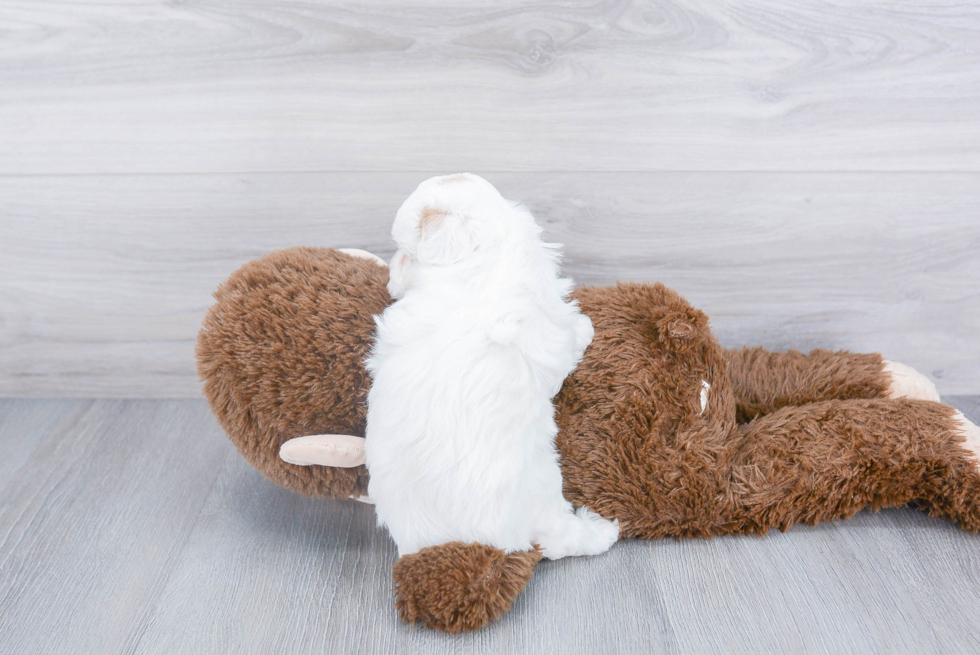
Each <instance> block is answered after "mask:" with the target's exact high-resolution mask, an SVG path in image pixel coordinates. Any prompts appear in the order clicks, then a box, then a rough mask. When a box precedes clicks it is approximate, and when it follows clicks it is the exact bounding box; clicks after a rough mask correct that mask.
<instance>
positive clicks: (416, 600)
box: [392, 541, 541, 633]
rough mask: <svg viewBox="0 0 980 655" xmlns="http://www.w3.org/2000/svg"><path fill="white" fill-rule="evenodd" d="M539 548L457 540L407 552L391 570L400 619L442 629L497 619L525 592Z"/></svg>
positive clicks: (476, 626)
mask: <svg viewBox="0 0 980 655" xmlns="http://www.w3.org/2000/svg"><path fill="white" fill-rule="evenodd" d="M540 559H541V552H540V551H539V550H538V549H537V548H535V549H534V550H528V551H522V552H517V553H510V554H507V553H504V551H502V550H500V549H497V548H493V547H492V546H485V545H483V544H464V543H461V542H459V541H454V542H452V543H448V544H443V545H441V546H431V547H429V548H423V549H422V550H420V551H419V552H417V553H414V554H412V555H406V556H405V557H402V558H401V559H399V560H398V561H397V562H395V566H394V568H393V569H392V572H393V574H394V578H395V596H396V601H395V606H396V607H397V608H398V614H399V615H400V616H401V617H402V620H404V621H408V622H409V623H424V624H425V625H427V626H428V627H430V628H434V629H436V630H442V631H444V632H454V633H455V632H464V631H468V630H478V629H480V628H482V627H483V626H485V625H487V624H488V623H490V622H491V621H496V620H497V619H499V618H500V617H501V616H503V615H504V614H505V613H506V612H507V611H508V610H509V609H510V607H511V605H512V604H513V602H514V599H515V598H517V596H518V594H520V593H521V591H523V590H524V587H525V586H527V583H528V581H529V580H530V579H531V575H532V574H533V573H534V566H535V565H536V564H537V563H538V560H540Z"/></svg>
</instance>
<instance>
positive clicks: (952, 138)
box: [0, 0, 980, 397]
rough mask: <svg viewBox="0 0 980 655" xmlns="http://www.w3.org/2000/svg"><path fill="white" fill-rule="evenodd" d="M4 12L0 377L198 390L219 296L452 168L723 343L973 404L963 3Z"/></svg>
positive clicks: (975, 278)
mask: <svg viewBox="0 0 980 655" xmlns="http://www.w3.org/2000/svg"><path fill="white" fill-rule="evenodd" d="M460 4H461V5H463V6H454V5H451V4H441V3H433V2H414V3H394V2H388V3H385V2H371V3H353V2H352V3H346V4H344V3H338V2H324V1H314V2H269V1H258V0H255V1H252V2H245V3H242V2H229V1H222V0H214V1H207V2H174V3H157V2H135V3H134V2H105V3H86V4H81V3H54V2H47V1H43V0H3V1H2V2H0V46H2V48H0V395H8V396H11V395H12V396H89V397H91V396H117V397H123V396H164V397H167V396H169V397H182V396H196V395H197V394H198V393H199V385H198V381H197V380H196V376H195V374H194V363H193V343H194V338H195V334H196V331H197V328H198V325H199V324H200V321H201V318H202V317H203V314H204V312H205V310H206V308H207V306H208V305H209V304H210V302H211V298H210V294H211V292H212V291H213V290H214V288H215V287H216V286H217V285H218V283H219V282H220V281H221V280H222V279H224V278H225V277H226V276H227V275H228V274H230V273H231V272H232V271H233V270H234V269H235V268H236V267H238V266H239V265H241V264H242V263H244V262H245V261H247V260H248V259H250V258H253V257H257V256H259V255H261V254H263V253H265V252H267V251H269V250H271V249H274V248H280V247H284V246H292V245H315V246H338V247H340V246H352V247H362V248H368V249H371V250H373V251H375V252H377V253H378V254H380V255H382V256H385V255H388V254H390V253H391V251H392V248H391V246H390V244H389V241H388V234H387V232H388V227H389V225H390V221H391V219H392V218H393V216H394V212H395V210H396V208H397V207H398V205H399V203H400V202H401V200H402V199H403V198H404V197H405V196H406V195H407V194H408V193H410V192H411V190H412V189H413V188H414V186H415V184H417V183H418V182H419V181H420V180H422V179H424V178H425V177H427V176H429V175H431V174H435V173H445V172H455V171H461V170H468V171H472V172H475V173H480V174H482V175H484V176H486V177H487V178H488V179H490V180H491V181H492V182H493V183H495V184H497V185H498V186H499V188H500V189H501V190H502V191H503V193H504V194H505V195H507V196H509V197H512V198H515V199H520V200H523V201H524V202H526V203H527V204H528V205H529V206H530V207H531V208H532V209H533V210H534V211H535V213H536V214H537V215H538V217H539V219H540V220H541V221H542V222H543V223H544V224H545V225H546V228H547V232H548V235H549V236H550V237H552V238H553V239H556V240H559V241H561V242H563V243H565V244H566V245H567V249H566V250H567V271H568V273H570V274H571V275H572V276H574V277H575V278H576V279H577V280H578V281H580V282H585V283H602V284H606V283H611V282H613V281H615V280H617V279H629V280H661V281H663V282H665V283H667V284H669V285H671V286H673V287H675V288H677V289H678V290H680V291H681V292H682V293H684V294H685V295H687V297H688V298H690V299H691V300H692V301H693V302H694V303H695V304H697V305H698V306H700V307H701V308H703V309H704V310H706V311H707V312H708V313H709V315H710V316H711V317H712V323H713V326H714V328H715V330H716V332H717V333H718V335H719V336H720V338H721V339H722V341H723V342H724V343H725V344H726V345H733V346H734V345H741V344H762V345H766V346H769V347H773V348H798V349H803V350H807V349H810V348H812V347H817V346H819V347H829V348H849V349H855V350H862V351H870V350H877V351H881V352H883V353H884V354H885V355H886V356H887V357H889V358H892V359H897V360H900V361H903V362H905V363H908V364H910V365H912V366H914V367H916V368H918V369H920V370H922V371H923V372H925V373H927V374H928V375H929V376H930V377H931V378H932V379H933V380H934V381H935V382H936V384H937V386H938V387H939V390H940V392H942V393H944V394H951V393H952V394H955V393H960V394H963V393H977V392H980V372H978V370H980V338H978V332H980V330H978V327H980V256H978V253H980V7H978V5H977V4H976V3H969V4H944V3H938V2H932V1H928V2H925V3H917V4H916V5H914V6H905V5H901V6H899V5H897V4H896V5H895V7H893V8H888V7H887V6H882V5H876V6H853V5H852V3H842V4H840V5H839V6H838V5H828V4H826V3H823V2H816V1H815V0H800V1H798V2H785V1H782V0H781V1H778V2H777V1H768V0H749V1H748V2H738V3H731V4H727V3H719V2H699V1H691V2H684V3H679V4H672V3H670V2H598V3H578V2H547V3H544V2H519V1H514V0H506V1H502V2H498V3H494V4H492V5H488V4H486V3H484V5H483V6H480V7H477V6H476V5H466V4H465V3H460Z"/></svg>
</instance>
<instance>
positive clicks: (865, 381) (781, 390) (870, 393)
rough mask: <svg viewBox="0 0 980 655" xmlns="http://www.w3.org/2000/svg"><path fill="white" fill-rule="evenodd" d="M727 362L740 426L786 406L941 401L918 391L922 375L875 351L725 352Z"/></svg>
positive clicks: (754, 350)
mask: <svg viewBox="0 0 980 655" xmlns="http://www.w3.org/2000/svg"><path fill="white" fill-rule="evenodd" d="M725 359H726V360H727V361H728V374H729V376H730V378H731V380H732V386H733V387H734V390H735V402H736V406H737V409H738V420H739V422H742V423H744V422H747V421H750V420H752V419H754V418H757V417H759V416H764V415H766V414H769V413H771V412H774V411H776V410H778V409H780V408H782V407H789V406H794V405H804V404H806V403H812V402H818V401H822V400H846V399H851V398H888V397H893V398H898V397H913V398H921V399H923V400H938V396H935V397H933V396H932V395H921V394H919V391H920V389H919V387H923V389H924V388H925V386H924V385H923V384H922V382H923V380H924V381H925V382H926V383H928V380H926V379H925V378H924V376H922V375H920V374H918V373H916V372H915V371H913V370H912V369H910V368H908V367H907V366H902V365H900V364H895V363H890V362H886V361H885V360H883V359H882V358H881V355H879V354H877V353H870V354H860V353H850V352H846V351H837V352H833V351H830V350H819V349H818V350H813V351H811V352H810V354H808V355H804V354H803V353H801V352H798V351H796V350H790V351H789V352H785V353H780V352H770V351H768V350H766V349H765V348H740V349H734V350H726V351H725ZM913 374H914V375H913ZM905 382H908V383H907V384H905ZM932 390H933V391H934V390H935V387H932Z"/></svg>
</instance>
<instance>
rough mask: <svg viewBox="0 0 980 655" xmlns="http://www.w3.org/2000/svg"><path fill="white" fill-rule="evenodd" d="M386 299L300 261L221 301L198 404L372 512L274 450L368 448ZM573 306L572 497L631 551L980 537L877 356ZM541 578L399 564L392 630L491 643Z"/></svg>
mask: <svg viewBox="0 0 980 655" xmlns="http://www.w3.org/2000/svg"><path fill="white" fill-rule="evenodd" d="M386 282H387V273H386V272H385V271H384V269H382V268H380V267H378V266H377V265H375V264H374V263H372V262H369V261H366V260H360V259H353V258H350V257H347V256H345V255H341V254H338V253H335V252H333V251H329V250H316V249H309V248H300V249H292V250H287V251H280V252H277V253H273V254H271V255H268V256H266V257H263V258H262V259H259V260H257V261H256V262H252V263H251V264H248V265H246V266H245V267H243V268H242V269H241V270H239V271H238V272H236V273H235V274H234V275H233V276H232V277H231V278H230V279H229V280H228V281H227V282H226V283H225V284H224V285H222V287H221V288H220V289H219V290H218V292H217V294H216V296H215V297H216V299H217V303H216V304H215V306H214V307H213V308H212V309H211V311H210V312H209V313H208V317H207V319H206V320H205V324H204V328H203V329H202V331H201V335H200V337H199V342H198V367H199V372H200V375H201V377H202V379H203V380H204V383H205V387H204V388H205V395H206V396H207V397H208V401H209V402H210V403H211V407H212V408H213V410H214V412H215V414H216V415H217V416H218V419H219V421H220V422H221V424H222V426H223V427H224V428H225V429H226V430H227V431H228V434H229V436H230V437H231V438H232V440H233V441H234V442H235V444H236V445H237V446H238V448H239V450H240V451H241V452H242V454H243V455H245V457H246V458H247V459H248V460H249V461H250V462H251V463H252V464H253V465H254V466H256V468H258V469H259V470H260V471H262V472H263V473H264V474H265V475H267V476H268V477H269V478H271V479H272V480H273V481H275V482H277V483H279V484H281V485H283V486H285V487H288V488H290V489H293V490H295V491H299V492H301V493H306V494H317V495H324V496H332V497H343V496H348V495H352V494H353V495H359V494H362V493H364V491H365V489H366V483H367V476H366V473H365V471H364V469H363V467H359V468H357V469H328V468H324V467H297V466H292V465H289V464H285V463H284V462H282V461H281V460H279V457H278V449H279V445H280V444H281V443H282V442H283V441H285V440H286V439H289V438H291V437H295V436H300V435H304V434H314V433H330V432H336V433H344V434H353V435H359V436H360V435H363V434H364V427H365V425H364V422H365V407H364V401H365V398H366V395H367V390H368V385H369V380H368V377H367V375H366V373H365V370H364V366H363V360H364V358H365V356H366V355H367V353H368V351H369V349H370V347H371V335H372V333H373V330H374V324H373V322H372V320H371V315H372V314H377V313H380V312H381V311H382V310H383V309H384V307H385V306H387V304H388V303H389V302H390V298H389V297H388V294H387V292H386V291H385V286H384V285H385V283H386ZM574 296H575V298H576V299H578V301H579V303H580V305H581V308H582V311H583V312H584V313H585V314H587V315H588V316H589V317H591V319H592V322H593V324H594V326H595V338H594V340H593V342H592V345H591V346H590V347H589V348H588V349H587V350H586V352H585V356H584V359H583V361H582V363H581V364H580V365H579V367H578V368H577V369H576V370H575V372H574V373H573V374H572V375H571V376H570V377H569V378H568V379H567V380H566V381H565V384H564V387H563V388H562V391H561V393H560V394H559V395H558V397H557V398H556V401H555V404H556V410H557V416H556V420H557V422H558V426H559V434H558V437H557V439H556V445H557V448H558V450H559V453H560V455H561V466H562V475H563V477H564V482H565V486H564V492H565V495H566V497H567V498H568V499H569V500H571V501H572V502H573V503H574V504H576V505H587V506H589V507H590V508H592V509H593V510H595V511H597V512H599V513H600V514H601V515H603V516H605V517H607V518H617V519H619V521H620V528H621V534H622V536H623V537H640V538H647V539H652V538H657V537H663V536H668V535H671V536H678V537H710V536H712V535H717V534H730V533H746V534H758V533H764V532H766V531H767V530H769V529H771V528H773V527H776V528H780V529H787V528H788V527H790V526H791V525H793V524H794V523H800V522H802V523H816V522H818V521H823V520H827V519H836V518H846V517H849V516H851V515H853V514H854V513H855V512H857V511H859V510H860V509H862V508H864V507H870V508H874V509H877V508H881V507H888V506H894V505H901V504H905V503H908V502H910V501H914V502H917V503H919V504H920V505H921V506H923V507H924V508H925V509H926V510H927V511H929V512H930V513H931V514H933V515H936V516H942V517H945V518H948V519H952V520H955V521H958V522H959V523H960V525H962V526H963V527H964V528H965V529H967V530H971V531H978V530H980V511H978V499H980V474H978V472H977V463H976V461H975V460H974V459H973V458H972V455H970V454H969V453H968V452H967V451H966V450H965V449H964V448H962V447H961V446H960V442H961V441H962V436H961V435H960V434H959V433H958V431H957V430H956V427H955V425H954V423H953V421H952V414H953V411H954V410H953V409H952V408H951V407H948V406H945V405H941V404H939V403H934V402H928V401H915V400H889V399H885V398H882V396H883V395H884V394H885V390H886V389H887V388H888V384H889V381H888V379H887V378H886V375H885V374H884V373H883V370H882V366H883V363H882V360H881V357H880V356H879V355H857V354H852V353H846V352H829V351H824V350H817V351H813V352H812V353H810V354H809V355H803V354H801V353H798V352H794V351H791V352H789V353H770V352H767V351H765V350H763V349H761V348H756V349H741V350H731V351H726V350H724V349H723V348H721V346H720V345H719V344H718V343H717V341H716V340H715V339H714V336H713V335H712V334H711V331H710V329H709V327H708V319H707V317H706V316H705V315H704V314H703V313H702V312H700V311H698V310H696V309H694V308H693V307H691V306H690V305H689V304H688V303H687V301H685V300H684V299H683V298H682V297H681V296H679V295H678V294H677V293H675V292H674V291H671V290H670V289H668V288H666V287H664V286H663V285H660V284H655V285H649V284H619V285H617V286H615V287H584V288H579V289H577V290H576V291H575V292H574ZM702 381H705V382H708V383H710V385H711V387H710V391H709V393H708V399H707V407H706V409H705V410H704V411H703V412H702V408H701V401H700V398H701V391H702ZM538 558H539V555H538V554H537V553H536V552H535V553H519V554H511V555H504V553H502V552H501V551H498V550H496V549H493V548H490V547H487V546H481V545H478V544H469V545H464V544H448V545H445V546H439V547H436V548H433V549H426V550H424V551H422V552H420V553H418V554H416V555H412V556H409V557H405V558H402V559H401V560H399V562H398V563H397V564H396V565H395V578H396V593H397V596H398V601H397V604H398V609H399V612H400V613H401V615H402V617H403V618H404V619H405V620H408V621H422V622H425V623H427V624H428V625H430V626H432V627H435V628H438V629H441V630H448V631H458V630H467V629H473V628H476V627H479V626H482V625H484V624H485V623H486V622H487V621H491V620H494V619H495V618H496V617H498V616H499V615H500V614H502V613H503V612H505V611H507V608H509V607H510V603H511V602H512V601H513V599H514V598H515V597H516V596H517V594H518V593H520V590H521V589H523V587H524V585H525V584H526V582H527V580H528V579H529V578H530V575H531V571H532V570H533V568H534V564H535V562H537V560H538Z"/></svg>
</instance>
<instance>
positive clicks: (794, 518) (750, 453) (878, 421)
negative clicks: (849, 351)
mask: <svg viewBox="0 0 980 655" xmlns="http://www.w3.org/2000/svg"><path fill="white" fill-rule="evenodd" d="M739 431H740V435H741V439H740V440H739V441H738V442H737V443H736V444H734V445H733V446H732V451H730V460H729V461H730V462H731V470H730V472H729V474H730V475H729V480H730V487H729V491H730V500H731V503H732V508H733V509H732V511H733V515H732V520H731V523H730V525H729V529H728V530H726V531H730V532H755V533H763V532H766V531H767V530H769V529H770V528H772V527H778V528H781V529H787V528H788V527H789V526H791V525H793V524H794V523H799V522H802V523H808V524H813V523H817V522H820V521H825V520H830V519H839V518H847V517H850V516H852V515H853V514H855V513H856V512H858V511H860V510H861V509H863V508H865V507H870V508H873V509H879V508H882V507H893V506H898V505H904V504H906V503H908V502H912V501H915V502H916V503H918V504H919V505H920V506H921V507H923V509H925V510H927V511H928V512H929V513H930V514H931V515H934V516H941V517H944V518H947V519H951V520H954V521H957V522H958V523H959V524H960V525H961V526H962V527H963V528H964V529H966V530H969V531H971V532H977V531H980V428H977V427H976V426H975V425H973V424H972V423H971V422H970V421H968V420H967V419H966V418H965V417H964V416H963V415H962V414H961V413H959V412H958V411H956V410H955V409H954V408H952V407H949V406H946V405H942V404H940V403H936V402H931V401H922V400H912V399H877V400H843V401H825V402H817V403H812V404H808V405H804V406H800V407H787V408H784V409H781V410H778V411H776V412H774V413H772V414H770V415H768V416H765V417H762V418H760V419H757V420H755V421H753V422H752V423H749V424H748V425H744V426H741V427H740V428H739Z"/></svg>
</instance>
